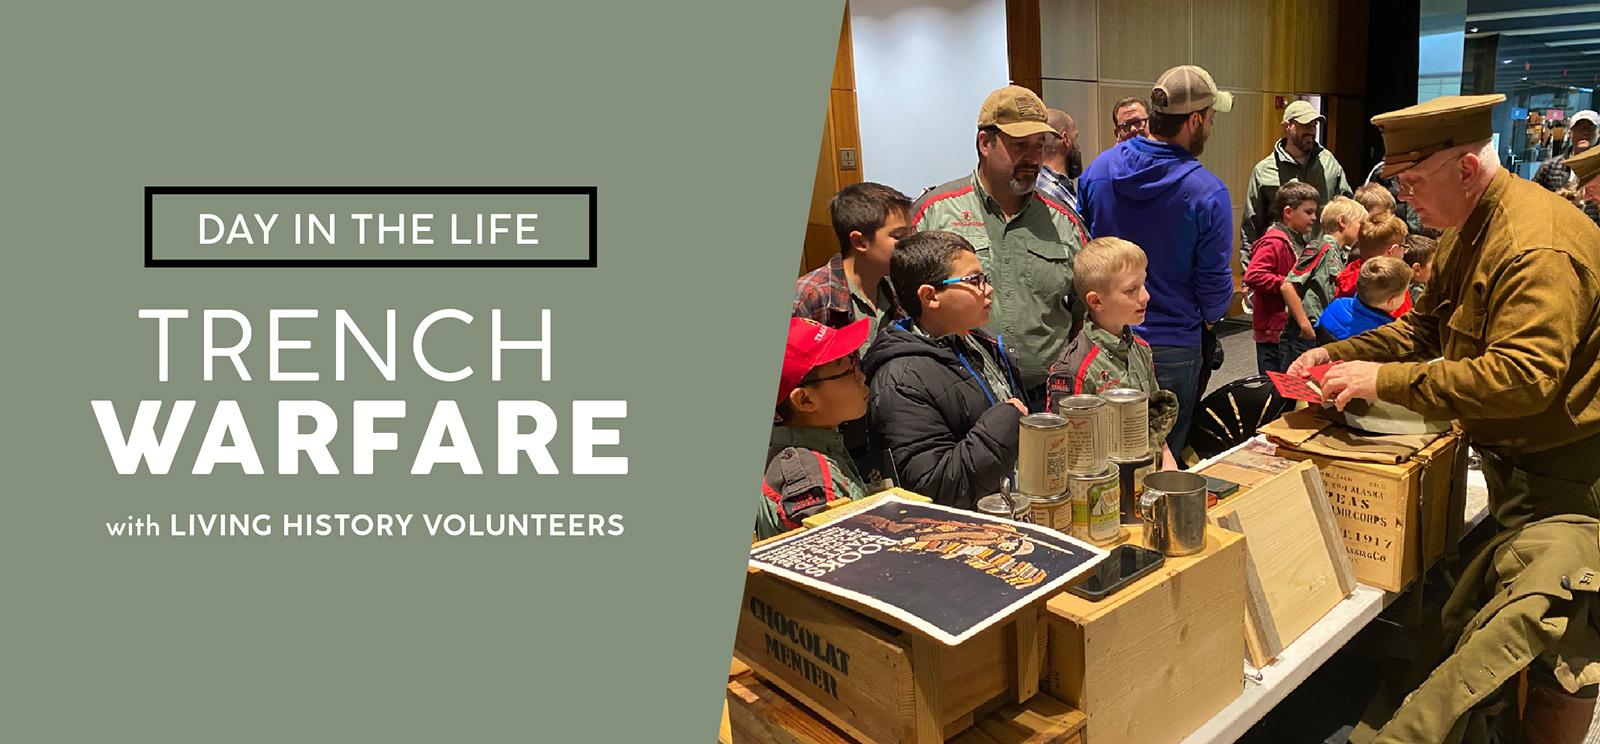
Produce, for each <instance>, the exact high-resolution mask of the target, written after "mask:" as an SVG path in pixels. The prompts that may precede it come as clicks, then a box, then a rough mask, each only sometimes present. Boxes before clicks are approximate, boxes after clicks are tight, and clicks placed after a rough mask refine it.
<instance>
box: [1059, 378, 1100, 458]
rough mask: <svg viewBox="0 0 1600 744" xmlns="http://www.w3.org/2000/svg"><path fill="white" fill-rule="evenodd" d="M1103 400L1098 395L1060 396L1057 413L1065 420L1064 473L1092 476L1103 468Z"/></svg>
mask: <svg viewBox="0 0 1600 744" xmlns="http://www.w3.org/2000/svg"><path fill="white" fill-rule="evenodd" d="M1105 410H1106V402H1105V400H1104V399H1102V398H1101V397H1100V396H1098V395H1072V396H1068V397H1066V398H1062V399H1061V402H1060V403H1059V404H1057V406H1056V412H1057V413H1059V414H1061V417H1062V418H1064V419H1066V420H1067V472H1068V473H1069V474H1071V475H1095V474H1097V473H1103V472H1105V470H1106V437H1105V431H1104V429H1105V424H1104V423H1103V420H1102V419H1101V416H1103V415H1104V414H1105Z"/></svg>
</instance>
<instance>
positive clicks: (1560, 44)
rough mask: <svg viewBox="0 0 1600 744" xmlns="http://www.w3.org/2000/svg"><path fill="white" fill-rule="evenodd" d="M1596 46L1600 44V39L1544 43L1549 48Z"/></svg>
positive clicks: (1563, 40)
mask: <svg viewBox="0 0 1600 744" xmlns="http://www.w3.org/2000/svg"><path fill="white" fill-rule="evenodd" d="M1594 44H1600V39H1562V40H1561V41H1547V42H1545V43H1544V45H1545V46H1547V47H1564V46H1591V45H1594Z"/></svg>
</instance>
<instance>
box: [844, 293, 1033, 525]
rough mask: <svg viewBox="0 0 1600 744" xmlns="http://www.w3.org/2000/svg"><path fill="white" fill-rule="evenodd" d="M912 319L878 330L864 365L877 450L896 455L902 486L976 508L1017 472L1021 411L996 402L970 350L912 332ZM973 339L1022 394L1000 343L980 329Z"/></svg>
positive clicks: (942, 501)
mask: <svg viewBox="0 0 1600 744" xmlns="http://www.w3.org/2000/svg"><path fill="white" fill-rule="evenodd" d="M908 322H909V321H905V320H902V321H900V322H898V323H894V324H892V325H885V326H884V327H883V328H882V329H880V330H879V333H878V337H877V338H876V339H875V340H874V341H873V342H872V346H871V347H869V348H868V349H867V355H866V358H865V359H863V360H862V362H861V366H862V368H863V369H864V370H865V372H866V375H867V384H868V386H869V387H870V388H871V394H870V396H869V397H868V399H867V426H868V432H869V437H870V442H871V445H872V449H874V450H878V451H882V450H883V449H884V448H888V449H889V450H890V452H891V454H892V455H893V460H894V468H895V471H896V474H897V475H898V484H899V485H900V486H901V487H903V488H905V489H907V490H910V491H913V492H915V493H919V494H922V495H923V496H927V497H928V498H930V499H933V501H934V503H936V504H944V505H947V506H955V507H959V508H963V509H972V508H975V507H976V505H977V502H978V499H979V498H981V497H983V496H986V495H988V494H991V493H996V492H998V491H999V490H1000V482H1001V480H1002V479H1004V478H1008V477H1010V476H1011V475H1012V472H1013V471H1014V470H1015V469H1016V466H1017V427H1018V422H1019V421H1020V420H1021V418H1022V415H1023V414H1022V411H1020V410H1018V409H1017V408H1016V407H1015V406H1013V405H1011V404H1009V403H1007V402H1005V400H1004V399H998V400H997V399H996V398H995V396H994V394H993V393H992V392H991V391H990V390H989V389H988V386H987V385H985V384H984V382H983V379H982V375H981V372H979V370H981V369H982V367H981V366H980V364H979V360H976V359H972V360H964V359H963V358H962V357H961V356H958V354H957V349H961V351H962V352H963V353H969V354H970V353H971V352H970V350H968V349H966V348H965V347H964V346H962V345H954V346H953V345H952V343H951V340H950V339H948V338H944V339H931V338H925V337H922V336H918V335H916V334H914V333H912V332H910V331H908V330H906V324H907V323H908ZM972 338H973V339H974V340H976V341H978V342H979V344H980V345H982V346H984V347H985V348H987V349H990V350H991V353H993V354H994V355H995V358H996V359H998V360H999V361H1000V366H1001V368H1002V369H1004V370H1005V373H1006V376H1007V378H1008V382H1009V384H1010V385H1011V387H1012V389H1013V390H1015V391H1017V393H1018V394H1020V392H1021V390H1022V386H1021V385H1020V384H1019V383H1018V382H1017V377H1018V376H1017V372H1016V366H1015V364H1014V363H1013V362H1012V360H1011V359H1010V358H1009V357H1007V356H1006V354H1005V352H1004V351H1002V350H1001V348H1000V346H999V344H997V343H995V341H994V339H993V338H990V337H989V336H987V335H984V334H983V333H982V332H981V331H973V332H972Z"/></svg>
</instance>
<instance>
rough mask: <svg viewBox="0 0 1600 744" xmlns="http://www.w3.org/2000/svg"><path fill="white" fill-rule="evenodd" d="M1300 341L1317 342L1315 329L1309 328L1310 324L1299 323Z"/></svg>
mask: <svg viewBox="0 0 1600 744" xmlns="http://www.w3.org/2000/svg"><path fill="white" fill-rule="evenodd" d="M1300 340H1302V341H1315V340H1317V329H1315V328H1313V327H1311V324H1310V323H1301V324H1300Z"/></svg>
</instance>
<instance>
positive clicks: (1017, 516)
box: [978, 493, 1033, 524]
mask: <svg viewBox="0 0 1600 744" xmlns="http://www.w3.org/2000/svg"><path fill="white" fill-rule="evenodd" d="M978 511H979V512H981V513H983V514H987V515H989V516H991V517H999V518H1001V519H1014V520H1016V521H1018V522H1028V523H1030V524H1031V523H1032V522H1033V504H1032V503H1031V502H1030V501H1029V499H1028V497H1027V495H1026V494H1021V493H1012V494H1011V504H1010V506H1009V507H1008V506H1007V505H1006V497H1005V494H999V493H991V494H989V495H988V496H985V497H983V498H981V499H978Z"/></svg>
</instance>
